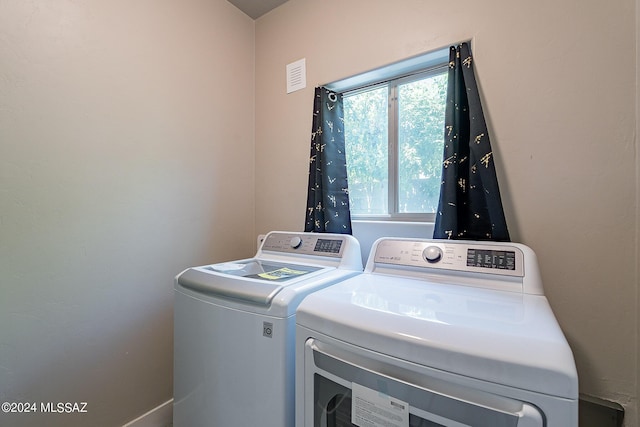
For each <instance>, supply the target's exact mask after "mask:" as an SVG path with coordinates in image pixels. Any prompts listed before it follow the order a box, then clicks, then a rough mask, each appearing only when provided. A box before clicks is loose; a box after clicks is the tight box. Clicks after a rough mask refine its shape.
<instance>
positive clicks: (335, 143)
mask: <svg viewBox="0 0 640 427" xmlns="http://www.w3.org/2000/svg"><path fill="white" fill-rule="evenodd" d="M343 114H344V113H343V108H342V94H340V93H337V92H332V91H330V90H328V89H326V88H324V87H317V88H316V91H315V98H314V102H313V125H312V129H311V157H310V159H309V190H308V193H307V218H306V222H305V231H315V232H320V233H341V234H351V214H350V212H349V189H348V185H347V161H346V156H345V149H344V115H343Z"/></svg>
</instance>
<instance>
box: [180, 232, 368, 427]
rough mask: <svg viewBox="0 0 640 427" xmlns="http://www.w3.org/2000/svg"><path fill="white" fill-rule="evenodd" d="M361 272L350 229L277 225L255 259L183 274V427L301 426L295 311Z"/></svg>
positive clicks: (181, 388) (358, 252) (358, 246)
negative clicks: (320, 230) (298, 420)
mask: <svg viewBox="0 0 640 427" xmlns="http://www.w3.org/2000/svg"><path fill="white" fill-rule="evenodd" d="M361 272H362V254H361V251H360V245H359V243H358V241H357V240H356V239H355V238H354V237H352V236H350V235H341V234H328V233H327V234H321V233H292V232H278V231H274V232H271V233H269V234H267V235H266V237H265V238H264V240H263V241H262V244H261V245H260V247H259V249H258V251H257V253H256V255H255V256H254V257H253V258H250V259H244V260H238V261H232V262H223V263H218V264H213V265H205V266H200V267H193V268H189V269H187V270H185V271H183V272H182V273H180V274H179V275H178V276H177V277H176V279H175V286H174V290H175V292H174V293H175V301H174V406H173V416H174V418H173V419H174V423H173V425H174V426H175V427H201V426H202V427H204V426H207V427H212V426H213V427H230V426H238V427H249V426H260V427H293V425H294V402H295V399H294V385H295V380H294V378H295V370H294V364H295V356H294V353H295V337H294V335H295V310H296V308H297V306H298V304H299V303H300V302H301V301H302V299H303V298H304V297H306V296H307V295H309V294H310V293H312V292H314V291H317V290H318V289H322V288H324V287H326V286H329V285H331V284H334V283H336V282H339V281H340V280H344V279H346V278H348V277H351V276H353V275H355V274H359V273H361Z"/></svg>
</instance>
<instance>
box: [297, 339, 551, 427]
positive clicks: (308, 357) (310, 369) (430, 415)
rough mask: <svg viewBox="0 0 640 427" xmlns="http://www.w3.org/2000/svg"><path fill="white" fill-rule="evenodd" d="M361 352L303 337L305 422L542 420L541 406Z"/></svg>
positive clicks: (494, 426) (378, 425) (401, 424)
mask: <svg viewBox="0 0 640 427" xmlns="http://www.w3.org/2000/svg"><path fill="white" fill-rule="evenodd" d="M363 354H364V353H362V354H355V353H351V352H349V351H347V350H346V349H343V348H336V347H335V346H330V345H328V344H326V343H323V342H320V341H318V340H316V339H309V340H307V342H306V345H305V357H304V358H305V364H304V365H305V373H304V377H305V378H304V384H305V386H304V393H305V397H304V407H305V408H304V413H305V415H304V427H352V426H359V427H365V426H366V427H383V426H385V427H543V426H544V419H543V416H542V414H541V413H540V411H539V410H538V409H537V408H536V407H534V406H532V405H530V404H527V403H525V402H520V401H517V400H513V399H509V398H506V397H502V396H497V395H494V394H491V393H487V392H485V391H481V390H477V389H471V388H468V387H464V386H461V385H460V384H453V383H448V382H446V381H443V380H441V379H436V378H429V377H426V376H425V375H423V374H420V373H418V372H416V371H412V370H410V369H407V367H403V366H400V365H402V364H403V363H406V362H402V361H400V363H398V364H392V363H384V362H381V360H380V357H378V358H377V359H378V360H373V359H367V358H366V357H364V356H363ZM382 357H386V356H382Z"/></svg>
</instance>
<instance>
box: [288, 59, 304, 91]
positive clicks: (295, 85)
mask: <svg viewBox="0 0 640 427" xmlns="http://www.w3.org/2000/svg"><path fill="white" fill-rule="evenodd" d="M305 62H306V60H305V58H302V59H300V60H298V61H296V62H292V63H291V64H287V93H291V92H295V91H297V90H300V89H304V88H305V87H307V67H306V64H305Z"/></svg>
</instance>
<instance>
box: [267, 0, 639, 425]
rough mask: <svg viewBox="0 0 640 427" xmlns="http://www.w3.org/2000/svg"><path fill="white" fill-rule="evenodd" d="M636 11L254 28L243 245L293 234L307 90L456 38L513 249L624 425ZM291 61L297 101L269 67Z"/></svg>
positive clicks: (444, 5)
mask: <svg viewBox="0 0 640 427" xmlns="http://www.w3.org/2000/svg"><path fill="white" fill-rule="evenodd" d="M636 7H637V1H636V0H620V1H616V2H608V3H606V4H605V3H602V2H583V1H579V0H568V1H563V2H557V1H552V0H542V1H539V2H535V3H531V2H529V3H527V2H505V1H498V0H491V1H485V2H473V1H469V0H463V1H461V2H456V3H455V4H452V3H451V2H447V1H429V2H426V1H423V0H401V1H393V2H390V1H386V0H323V1H317V0H289V2H287V3H285V4H284V5H283V6H281V7H279V8H278V9H276V10H274V11H272V12H271V13H269V14H267V15H265V16H263V17H262V18H260V19H258V20H257V21H256V230H257V232H266V231H268V230H270V229H297V230H300V229H302V228H303V223H304V208H305V202H306V185H307V172H308V162H307V159H308V155H309V133H310V126H311V109H312V100H313V86H315V85H319V84H323V83H327V82H331V81H334V80H338V79H341V78H344V77H347V76H351V75H353V74H357V73H360V72H363V71H366V70H369V69H373V68H376V67H379V66H381V65H385V64H388V63H391V62H394V61H397V60H400V59H403V58H406V57H410V56H413V55H416V54H419V53H422V52H426V51H430V50H433V49H437V48H441V47H446V46H448V45H450V44H451V43H455V42H457V41H461V40H466V39H472V48H473V51H474V57H475V67H476V73H477V78H478V82H479V85H480V88H481V94H482V98H483V102H484V108H485V115H486V117H487V121H488V124H489V128H490V132H491V136H492V145H493V149H494V153H495V155H496V162H497V167H498V170H499V176H498V178H499V181H500V186H501V191H502V197H503V201H504V205H505V210H506V215H507V221H508V224H509V226H510V231H511V235H512V238H513V240H514V241H520V242H523V243H525V244H527V245H529V246H531V247H532V248H533V249H534V250H535V251H536V252H537V254H538V258H539V261H540V263H541V265H542V274H543V279H544V281H545V287H546V293H547V295H548V297H549V300H550V302H551V305H552V307H553V309H554V310H555V312H556V315H557V317H558V319H559V321H560V323H561V325H562V327H563V329H564V331H565V333H566V336H567V338H568V340H569V342H570V344H571V346H572V348H573V351H574V354H575V358H576V363H577V367H578V371H579V376H580V389H581V392H583V393H587V394H591V395H595V396H598V397H602V398H605V399H610V400H614V401H617V402H620V403H621V404H623V405H624V406H625V407H626V409H627V416H626V419H627V421H626V425H627V426H635V425H637V419H638V417H637V409H636V408H637V397H638V380H637V377H636V371H637V369H636V368H637V363H638V348H637V343H638V297H637V294H638V277H637V274H638V273H637V264H638V253H637V248H636V245H637V241H638V231H637V227H638V220H637V215H638V214H637V199H638V192H637V191H638V190H637V186H638V177H637V173H636V171H637V168H638V160H637V154H636V152H637V141H636V129H637V115H636V112H635V111H636V106H637V88H636V74H637V72H638V70H637V68H636V67H637V59H636V56H637V48H636V41H637V40H638V36H637V34H636V29H637V25H638V24H637V22H636V21H637V18H636V16H637V10H636ZM300 58H306V65H307V82H308V84H309V87H307V88H306V89H305V90H302V91H299V92H294V93H292V94H289V95H287V94H286V90H285V66H286V64H287V63H290V62H293V61H295V60H297V59H300Z"/></svg>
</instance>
